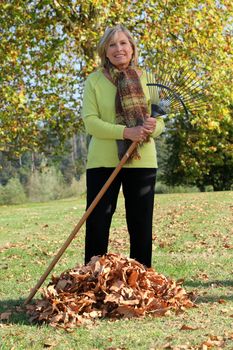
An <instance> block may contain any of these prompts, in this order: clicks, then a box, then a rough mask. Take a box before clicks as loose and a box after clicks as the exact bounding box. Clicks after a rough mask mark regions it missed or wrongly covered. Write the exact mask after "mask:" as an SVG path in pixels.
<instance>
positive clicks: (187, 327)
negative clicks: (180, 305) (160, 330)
mask: <svg viewBox="0 0 233 350" xmlns="http://www.w3.org/2000/svg"><path fill="white" fill-rule="evenodd" d="M197 329H198V327H192V326H188V325H185V324H183V326H182V327H181V328H180V330H181V331H195V330H197Z"/></svg>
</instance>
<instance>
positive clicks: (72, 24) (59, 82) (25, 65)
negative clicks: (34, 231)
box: [0, 0, 233, 189]
mask: <svg viewBox="0 0 233 350" xmlns="http://www.w3.org/2000/svg"><path fill="white" fill-rule="evenodd" d="M232 11H233V5H232V1H230V0H224V1H217V0H216V1H215V0H205V1H204V0H201V1H197V0H191V1H188V2H184V1H177V0H176V1H175V0H169V1H166V2H163V1H157V0H153V1H150V2H148V1H147V0H140V1H136V2H135V1H133V2H129V1H128V0H122V1H118V2H117V3H113V2H112V1H110V0H88V1H86V0H85V1H84V0H81V1H77V0H74V1H65V0H60V1H52V0H49V1H47V0H43V1H34V0H27V1H23V0H20V1H16V0H13V1H11V2H10V3H9V1H6V0H4V1H2V2H1V8H0V17H1V41H0V65H1V71H0V87H1V89H0V101H1V102H0V150H2V151H4V152H6V153H7V154H8V155H9V156H12V155H13V156H16V157H19V155H20V154H22V153H23V152H25V151H27V150H33V151H35V150H36V151H44V152H46V153H51V152H54V147H55V148H57V149H60V151H61V150H64V145H65V143H66V141H67V140H68V139H70V137H71V136H72V135H73V134H74V133H76V134H77V133H78V132H79V131H80V130H81V129H82V123H81V121H80V113H79V111H80V105H81V103H80V97H81V94H82V88H83V80H84V78H85V77H86V76H87V75H88V74H89V73H90V72H91V71H93V69H95V67H96V66H97V65H98V59H97V57H96V45H97V42H98V40H99V38H100V36H101V35H102V34H103V32H104V29H105V28H106V26H111V25H113V24H116V23H119V22H121V23H124V24H125V25H126V26H127V27H128V28H129V29H130V30H131V31H132V32H133V34H134V36H135V37H136V39H137V41H138V45H139V48H140V56H141V63H142V64H143V65H144V66H149V67H153V66H155V65H156V64H157V63H158V62H163V60H166V61H171V62H172V64H173V67H174V68H176V67H178V66H179V63H180V62H185V63H187V64H191V65H194V66H195V67H196V68H195V70H196V74H197V76H198V77H199V78H200V81H201V82H202V84H203V86H206V95H207V103H206V108H205V109H203V111H202V112H201V113H199V114H195V115H193V116H192V118H191V120H190V125H189V127H188V128H187V129H185V130H183V126H182V127H180V128H179V130H178V132H177V135H176V139H175V140H174V138H172V137H171V138H170V139H169V142H173V141H174V144H173V145H172V147H171V152H176V155H177V157H176V159H177V162H176V163H175V162H173V168H172V169H171V172H169V174H171V173H174V178H176V179H177V182H176V183H177V184H178V182H179V179H182V181H183V180H184V179H186V182H187V183H190V184H193V183H196V184H198V183H199V184H200V186H205V185H208V184H211V185H213V186H214V188H218V189H228V188H229V186H231V180H230V179H228V178H227V179H226V178H225V177H224V178H222V175H221V174H222V172H223V171H224V172H225V173H226V172H228V173H232V162H233V160H232V154H233V149H232V144H233V140H232V138H233V136H232V129H233V125H232V111H231V106H232V90H231V84H232V77H233V74H232V45H231V44H232V24H231V21H232ZM169 133H170V131H169V130H168V135H169ZM176 145H179V148H178V149H179V152H178V151H177V149H176ZM214 174H217V176H214ZM169 176H170V175H169ZM69 181H70V180H69ZM226 184H227V185H226Z"/></svg>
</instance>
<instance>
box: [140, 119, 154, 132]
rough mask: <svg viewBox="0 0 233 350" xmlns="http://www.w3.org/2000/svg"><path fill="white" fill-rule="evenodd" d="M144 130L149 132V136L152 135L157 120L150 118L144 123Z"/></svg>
mask: <svg viewBox="0 0 233 350" xmlns="http://www.w3.org/2000/svg"><path fill="white" fill-rule="evenodd" d="M143 126H144V128H146V129H147V130H148V131H149V134H152V133H153V132H154V131H155V128H156V118H152V117H149V118H147V119H146V120H145V121H144V123H143Z"/></svg>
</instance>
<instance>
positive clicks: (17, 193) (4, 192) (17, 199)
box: [0, 178, 27, 205]
mask: <svg viewBox="0 0 233 350" xmlns="http://www.w3.org/2000/svg"><path fill="white" fill-rule="evenodd" d="M26 199H27V198H26V194H25V191H24V188H23V186H22V184H21V183H20V181H19V179H17V178H11V179H10V180H9V182H8V183H7V184H6V185H5V186H0V205H2V204H21V203H25V202H26Z"/></svg>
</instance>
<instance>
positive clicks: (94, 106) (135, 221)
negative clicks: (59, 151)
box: [82, 25, 164, 267]
mask: <svg viewBox="0 0 233 350" xmlns="http://www.w3.org/2000/svg"><path fill="white" fill-rule="evenodd" d="M98 54H99V56H100V59H101V65H100V68H99V69H98V70H97V71H95V72H93V73H92V74H90V75H89V77H88V78H87V80H86V83H85V88H84V97H83V108H82V117H83V121H84V124H85V128H86V130H87V133H88V134H90V135H91V141H90V144H89V148H88V159H87V172H86V178H87V207H89V206H90V204H91V203H92V201H93V200H94V198H95V197H96V195H97V194H98V192H99V191H100V190H101V188H102V187H103V185H104V183H105V182H106V181H107V179H108V178H109V176H110V175H111V173H112V171H113V170H114V169H115V167H116V166H117V164H118V163H119V159H120V158H121V157H122V155H123V154H124V152H125V151H126V150H127V149H128V147H129V145H130V144H131V143H132V141H137V142H138V143H139V147H138V148H137V149H136V151H135V152H133V154H132V156H131V158H130V160H129V162H127V163H126V164H125V165H124V166H123V168H122V169H121V171H120V172H119V174H118V175H117V177H116V179H115V180H114V181H113V183H112V184H111V186H110V188H109V189H108V190H107V192H106V193H105V194H104V196H103V197H102V199H101V200H100V202H99V203H98V204H97V206H96V208H95V209H94V210H93V212H92V214H91V215H90V216H89V218H88V220H87V222H86V241H85V263H88V262H89V261H90V259H91V257H92V256H94V255H104V254H106V253H107V249H108V238H109V230H110V225H111V221H112V216H113V214H114V211H115V209H116V204H117V198H118V194H119V190H120V187H121V185H122V190H123V194H124V198H125V210H126V221H127V227H128V231H129V236H130V257H131V258H133V259H136V260H137V261H139V262H140V263H142V264H144V265H145V266H147V267H151V256H152V218H153V207H154V187H155V180H156V168H157V159H156V149H155V143H154V139H153V138H155V137H157V136H158V135H160V134H161V132H162V131H163V129H164V123H163V120H162V118H157V119H155V118H151V117H150V101H149V91H148V88H147V86H146V77H145V73H144V72H143V71H141V70H140V69H139V68H138V66H137V64H138V57H137V48H136V45H135V42H134V40H133V38H132V35H131V34H130V32H129V31H128V30H127V29H126V28H125V27H123V26H122V25H117V26H115V27H113V28H107V30H106V31H105V33H104V35H103V37H102V38H101V40H100V42H99V46H98Z"/></svg>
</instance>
